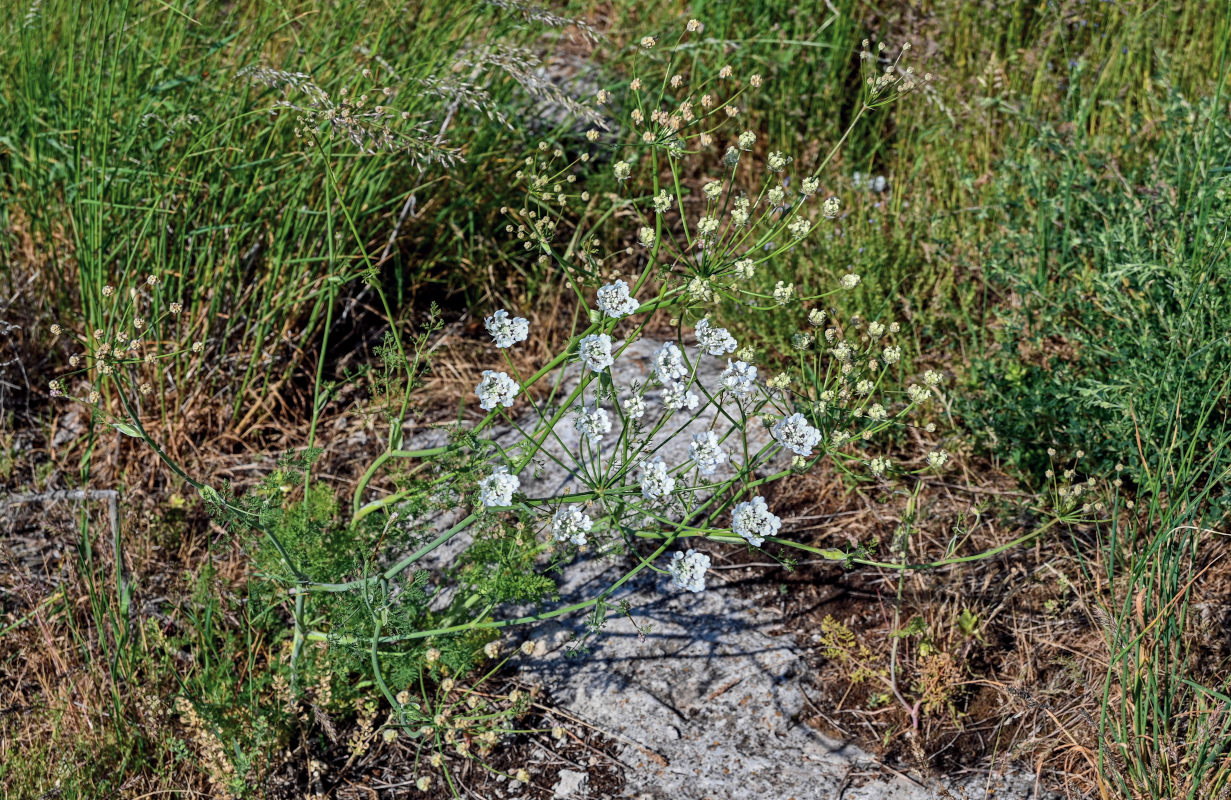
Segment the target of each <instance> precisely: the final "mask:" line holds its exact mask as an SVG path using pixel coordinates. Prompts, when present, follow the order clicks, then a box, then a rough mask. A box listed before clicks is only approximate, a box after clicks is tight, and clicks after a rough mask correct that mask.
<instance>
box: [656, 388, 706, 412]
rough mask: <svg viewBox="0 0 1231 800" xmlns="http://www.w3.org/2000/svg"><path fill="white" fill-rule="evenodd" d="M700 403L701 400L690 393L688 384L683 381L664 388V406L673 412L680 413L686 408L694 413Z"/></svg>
mask: <svg viewBox="0 0 1231 800" xmlns="http://www.w3.org/2000/svg"><path fill="white" fill-rule="evenodd" d="M700 402H701V398H699V397H697V396H696V395H695V394H693V393H692V392H690V391H688V384H686V383H684V382H683V381H680V382H679V383H669V384H667V385H666V386H664V387H663V405H664V406H666V407H667V408H669V409H671V410H672V411H680V410H682V409H685V408H687V409H688V410H689V411H693V410H695V409H696V407H697V404H698V403H700Z"/></svg>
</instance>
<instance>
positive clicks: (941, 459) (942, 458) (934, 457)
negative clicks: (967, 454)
mask: <svg viewBox="0 0 1231 800" xmlns="http://www.w3.org/2000/svg"><path fill="white" fill-rule="evenodd" d="M948 460H949V454H948V453H946V452H945V451H944V450H933V451H932V452H930V453H928V466H929V467H933V468H934V469H940V468H941V467H943V466H944V465H945V462H946V461H948Z"/></svg>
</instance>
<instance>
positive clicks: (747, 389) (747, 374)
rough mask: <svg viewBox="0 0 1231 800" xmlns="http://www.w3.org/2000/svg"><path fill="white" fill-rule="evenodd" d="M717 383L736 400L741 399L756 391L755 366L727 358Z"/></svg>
mask: <svg viewBox="0 0 1231 800" xmlns="http://www.w3.org/2000/svg"><path fill="white" fill-rule="evenodd" d="M718 385H719V386H720V387H721V388H722V389H723V390H724V391H728V392H730V393H731V394H732V395H734V397H735V398H736V399H737V400H743V399H745V398H747V397H748V396H749V395H751V394H752V393H753V392H755V391H756V388H757V368H756V367H754V366H753V365H752V364H749V363H748V362H747V361H732V360H731V359H729V358H728V359H727V368H726V369H724V370H723V371H722V375H720V376H719V377H718Z"/></svg>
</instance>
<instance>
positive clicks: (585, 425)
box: [573, 406, 611, 444]
mask: <svg viewBox="0 0 1231 800" xmlns="http://www.w3.org/2000/svg"><path fill="white" fill-rule="evenodd" d="M573 427H574V428H576V429H577V432H578V433H580V434H581V435H582V436H584V437H586V438H587V439H589V440H590V443H591V444H598V443H599V442H601V441H602V440H603V434H605V433H611V418H610V417H609V416H608V415H607V410H606V409H603V408H599V407H598V406H586V407H584V408H583V407H578V409H577V414H576V416H574V417H573Z"/></svg>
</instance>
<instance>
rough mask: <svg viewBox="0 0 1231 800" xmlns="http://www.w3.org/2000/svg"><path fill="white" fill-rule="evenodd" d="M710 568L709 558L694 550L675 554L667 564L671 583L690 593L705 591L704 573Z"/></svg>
mask: <svg viewBox="0 0 1231 800" xmlns="http://www.w3.org/2000/svg"><path fill="white" fill-rule="evenodd" d="M709 568H710V557H709V556H707V555H705V553H698V552H697V551H696V550H689V551H688V552H687V553H681V552H678V551H677V552H676V553H675V554H674V555H672V556H671V561H669V562H668V563H667V571H668V572H669V573H671V582H672V583H674V584H675V585H676V586H678V587H680V588H681V589H687V590H688V591H690V592H703V591H705V571H706V570H707V569H709Z"/></svg>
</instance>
